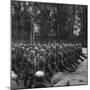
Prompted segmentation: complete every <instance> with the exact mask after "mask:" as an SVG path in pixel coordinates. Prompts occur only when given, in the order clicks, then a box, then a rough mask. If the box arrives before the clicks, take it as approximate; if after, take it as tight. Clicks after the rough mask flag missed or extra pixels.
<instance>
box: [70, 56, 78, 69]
mask: <svg viewBox="0 0 90 90" xmlns="http://www.w3.org/2000/svg"><path fill="white" fill-rule="evenodd" d="M69 63H71V64H72V65H73V66H74V67H75V69H76V68H77V63H75V62H74V59H73V58H70V61H69Z"/></svg>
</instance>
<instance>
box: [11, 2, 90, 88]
mask: <svg viewBox="0 0 90 90" xmlns="http://www.w3.org/2000/svg"><path fill="white" fill-rule="evenodd" d="M10 61H11V71H10V73H11V77H10V78H11V90H17V89H32V88H48V87H68V86H81V85H88V5H80V4H66V3H65V4H64V3H49V2H36V1H18V0H11V60H10Z"/></svg>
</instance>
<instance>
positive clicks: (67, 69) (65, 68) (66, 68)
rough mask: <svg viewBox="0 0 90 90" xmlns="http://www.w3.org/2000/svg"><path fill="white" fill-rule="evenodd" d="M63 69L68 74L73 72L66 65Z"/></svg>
mask: <svg viewBox="0 0 90 90" xmlns="http://www.w3.org/2000/svg"><path fill="white" fill-rule="evenodd" d="M62 67H63V69H64V70H66V71H68V72H72V70H71V69H70V68H68V67H66V66H65V65H62Z"/></svg>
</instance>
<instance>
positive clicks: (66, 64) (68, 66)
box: [64, 62, 74, 72]
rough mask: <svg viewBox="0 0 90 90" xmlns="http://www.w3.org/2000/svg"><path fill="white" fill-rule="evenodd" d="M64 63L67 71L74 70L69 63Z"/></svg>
mask: <svg viewBox="0 0 90 90" xmlns="http://www.w3.org/2000/svg"><path fill="white" fill-rule="evenodd" d="M64 65H65V67H66V68H67V69H68V70H69V71H72V72H73V71H74V68H73V67H72V66H71V65H70V64H68V63H66V62H65V63H64Z"/></svg>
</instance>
